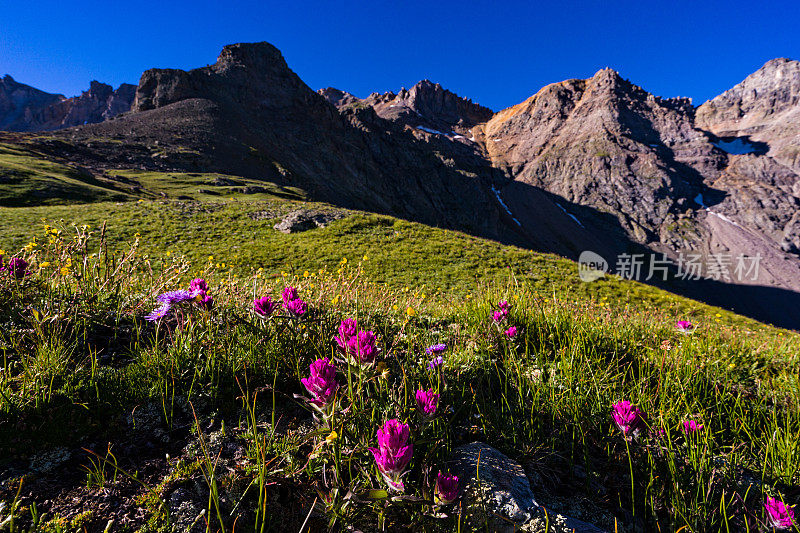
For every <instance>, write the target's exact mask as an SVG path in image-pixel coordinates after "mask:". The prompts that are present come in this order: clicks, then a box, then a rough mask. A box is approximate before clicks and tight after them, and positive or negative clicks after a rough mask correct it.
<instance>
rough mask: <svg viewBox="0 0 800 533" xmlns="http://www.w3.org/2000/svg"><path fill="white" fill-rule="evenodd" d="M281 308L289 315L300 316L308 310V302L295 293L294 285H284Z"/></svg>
mask: <svg viewBox="0 0 800 533" xmlns="http://www.w3.org/2000/svg"><path fill="white" fill-rule="evenodd" d="M282 298H283V308H284V309H286V311H287V312H288V313H289V315H290V316H294V317H298V318H299V317H301V316H303V315H305V314H306V312H307V311H308V304H307V303H306V302H305V301H303V300H302V299H301V298H300V296H299V295H298V294H297V289H296V288H294V287H286V288H284V289H283V294H282Z"/></svg>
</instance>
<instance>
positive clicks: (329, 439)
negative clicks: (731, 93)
mask: <svg viewBox="0 0 800 533" xmlns="http://www.w3.org/2000/svg"><path fill="white" fill-rule="evenodd" d="M338 438H339V434H338V433H336V430H333V431H331V433H330V435H328V436H327V437H325V442H327V443H328V444H332V443H333V441H335V440H336V439H338Z"/></svg>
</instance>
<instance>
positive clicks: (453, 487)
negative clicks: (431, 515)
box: [434, 472, 458, 505]
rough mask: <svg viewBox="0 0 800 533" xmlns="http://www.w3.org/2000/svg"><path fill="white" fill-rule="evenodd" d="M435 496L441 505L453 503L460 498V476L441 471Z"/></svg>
mask: <svg viewBox="0 0 800 533" xmlns="http://www.w3.org/2000/svg"><path fill="white" fill-rule="evenodd" d="M434 497H435V499H436V502H437V503H439V504H441V505H448V504H450V503H453V502H454V501H455V499H456V498H458V476H454V475H452V474H442V473H441V472H439V474H438V475H437V476H436V490H435V491H434Z"/></svg>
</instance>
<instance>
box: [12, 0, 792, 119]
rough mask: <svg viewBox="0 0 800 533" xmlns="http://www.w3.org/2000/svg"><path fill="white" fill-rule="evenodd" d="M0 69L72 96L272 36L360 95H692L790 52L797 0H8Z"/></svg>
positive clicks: (329, 80)
mask: <svg viewBox="0 0 800 533" xmlns="http://www.w3.org/2000/svg"><path fill="white" fill-rule="evenodd" d="M3 4H4V5H3V8H2V15H0V75H2V74H4V73H8V74H11V75H12V76H14V78H15V79H17V80H18V81H21V82H24V83H28V84H30V85H33V86H35V87H38V88H40V89H43V90H46V91H50V92H59V93H62V94H66V95H68V96H72V95H74V94H78V93H79V92H80V91H81V90H83V89H85V88H87V87H88V84H89V80H91V79H98V80H100V81H104V82H107V83H111V84H113V85H115V86H116V85H118V84H119V83H121V82H130V83H136V82H137V81H138V79H139V75H140V74H141V72H142V71H143V70H145V69H147V68H150V67H173V68H183V69H189V68H193V67H198V66H203V65H206V64H209V63H213V62H214V60H215V58H216V56H217V54H218V53H219V50H220V48H221V47H222V46H223V45H225V44H228V43H232V42H242V41H269V42H271V43H272V44H274V45H275V46H277V47H278V48H279V49H281V51H282V52H283V54H284V56H285V57H286V60H287V62H288V63H289V66H290V67H291V68H292V69H293V70H294V71H295V72H297V73H298V74H299V75H300V77H301V78H303V80H304V81H305V82H306V83H307V84H308V85H309V86H311V87H312V88H313V89H318V88H321V87H327V86H334V87H338V88H340V89H345V90H348V91H350V92H352V93H354V94H356V95H357V96H366V95H367V94H369V93H370V92H372V91H379V92H383V91H387V90H394V91H396V90H398V89H399V88H400V87H402V86H405V87H410V86H411V85H413V84H414V83H415V82H417V81H419V80H420V79H423V78H428V79H431V80H433V81H438V82H439V83H441V84H442V85H444V86H445V87H447V88H449V89H451V90H453V91H455V92H457V93H459V94H461V95H464V96H468V97H470V98H472V99H473V100H475V101H477V102H479V103H481V104H484V105H487V106H489V107H492V108H494V109H501V108H503V107H507V106H510V105H513V104H516V103H518V102H520V101H522V100H524V99H525V98H527V97H528V96H530V95H531V94H533V93H535V92H536V91H537V90H538V89H539V88H541V87H542V86H543V85H546V84H548V83H552V82H556V81H561V80H563V79H567V78H577V77H588V76H591V75H592V74H593V73H594V72H596V71H597V70H598V69H600V68H603V67H606V66H610V67H612V68H614V69H616V70H618V71H619V72H620V73H621V74H622V75H623V76H624V77H626V78H629V79H630V80H631V81H633V82H634V83H636V84H638V85H641V86H642V87H644V88H645V89H647V90H648V91H650V92H653V93H655V94H657V95H660V96H665V97H667V96H691V97H693V98H694V99H695V103H696V104H699V103H702V102H703V101H704V100H706V99H708V98H710V97H713V96H715V95H717V94H719V93H720V92H722V91H723V90H725V89H727V88H729V87H731V86H732V85H734V84H736V83H738V82H739V81H741V80H742V79H743V78H744V77H745V76H746V75H747V74H749V73H751V72H753V71H754V70H756V69H758V68H759V67H760V66H761V65H762V64H763V63H764V62H766V61H768V60H769V59H772V58H774V57H781V56H783V57H790V58H792V59H800V31H799V30H798V26H797V21H798V20H800V2H797V0H793V1H774V2H753V1H746V2H745V1H740V0H730V1H728V2H684V1H660V2H647V1H643V0H642V1H637V2H628V1H624V2H610V1H607V2H599V1H598V2H594V1H581V2H549V3H544V2H522V1H509V2H488V1H487V2H483V1H478V2H465V1H462V2H451V1H448V0H440V1H438V2H431V1H427V2H416V1H406V2H391V3H382V2H374V1H373V2H347V1H344V0H342V1H339V2H330V1H329V2H302V1H294V2H292V1H287V0H284V1H281V2H272V1H268V0H261V1H257V2H250V1H246V2H206V1H202V0H193V1H184V0H161V1H160V2H152V1H149V0H139V1H137V2H124V3H123V2H108V1H107V0H106V1H103V2H95V1H81V2H63V1H58V2H56V1H36V0H30V1H26V2H19V1H14V2H4V3H3Z"/></svg>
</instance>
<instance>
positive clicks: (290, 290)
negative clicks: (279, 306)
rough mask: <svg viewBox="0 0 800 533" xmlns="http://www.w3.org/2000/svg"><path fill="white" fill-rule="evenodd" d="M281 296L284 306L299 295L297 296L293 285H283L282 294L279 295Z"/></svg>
mask: <svg viewBox="0 0 800 533" xmlns="http://www.w3.org/2000/svg"><path fill="white" fill-rule="evenodd" d="M281 297H282V298H283V305H284V307H285V306H286V305H288V304H289V302H291V301H292V300H297V299H298V298H300V296H298V294H297V289H295V288H294V287H285V288H284V289H283V294H282V295H281Z"/></svg>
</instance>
